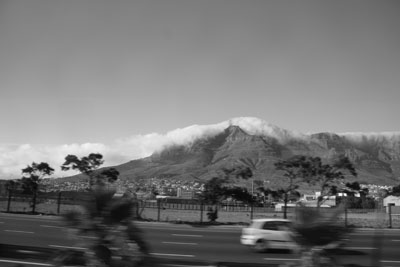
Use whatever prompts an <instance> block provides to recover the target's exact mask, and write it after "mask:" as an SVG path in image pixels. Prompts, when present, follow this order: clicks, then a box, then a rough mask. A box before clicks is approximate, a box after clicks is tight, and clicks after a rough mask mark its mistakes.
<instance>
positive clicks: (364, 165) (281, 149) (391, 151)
mask: <svg viewBox="0 0 400 267" xmlns="http://www.w3.org/2000/svg"><path fill="white" fill-rule="evenodd" d="M293 155H309V156H319V157H321V158H322V159H324V160H326V161H329V160H330V159H332V158H333V157H335V156H337V155H346V156H347V157H349V158H350V159H351V161H352V162H353V164H354V165H355V167H356V169H357V172H358V174H359V175H358V177H357V181H359V182H361V183H375V184H382V185H383V184H389V185H393V184H398V183H399V182H400V134H392V135H385V134H382V135H379V134H375V135H367V134H335V133H318V134H312V135H291V134H290V132H288V131H286V130H282V129H279V128H274V129H273V132H271V134H269V133H265V131H264V132H262V131H260V132H257V131H255V132H254V131H253V133H249V132H248V131H246V130H245V129H243V128H241V127H239V126H237V125H230V126H229V127H227V128H226V129H225V130H223V131H222V132H220V133H218V134H215V135H212V136H210V135H209V136H207V137H204V138H198V139H197V140H195V141H194V142H192V143H190V144H187V145H172V146H169V147H166V148H165V149H163V150H162V151H160V152H157V153H154V154H153V155H152V156H150V157H148V158H144V159H139V160H134V161H131V162H128V163H125V164H122V165H119V166H117V169H119V170H120V172H121V177H122V178H125V179H135V178H145V177H174V178H177V179H193V177H195V178H197V179H203V180H207V179H209V178H211V177H213V176H216V175H218V173H219V171H220V170H221V169H222V168H224V167H231V166H234V165H248V166H250V167H251V168H252V169H253V172H254V176H255V177H254V178H255V179H259V180H268V181H270V182H271V183H279V178H280V174H279V173H277V172H276V171H275V168H274V163H275V162H276V161H278V160H279V159H284V158H288V157H290V156H293Z"/></svg>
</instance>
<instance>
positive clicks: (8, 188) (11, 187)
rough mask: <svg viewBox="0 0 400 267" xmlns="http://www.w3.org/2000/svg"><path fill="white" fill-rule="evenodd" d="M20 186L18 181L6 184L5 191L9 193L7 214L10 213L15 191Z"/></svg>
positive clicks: (10, 181) (9, 181)
mask: <svg viewBox="0 0 400 267" xmlns="http://www.w3.org/2000/svg"><path fill="white" fill-rule="evenodd" d="M19 186H20V183H19V181H18V180H8V181H7V182H6V183H5V189H6V191H7V193H8V201H7V212H10V204H11V197H12V194H13V193H14V191H15V190H16V189H17V188H18V187H19Z"/></svg>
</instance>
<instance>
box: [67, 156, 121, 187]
mask: <svg viewBox="0 0 400 267" xmlns="http://www.w3.org/2000/svg"><path fill="white" fill-rule="evenodd" d="M103 163H104V160H103V155H101V154H99V153H91V154H89V155H88V156H85V157H82V158H78V157H77V156H75V155H68V156H66V157H65V162H64V163H63V164H62V165H61V170H63V171H68V170H77V171H79V172H80V173H82V174H84V175H86V176H87V177H88V178H89V182H88V189H89V190H91V189H92V187H93V185H95V184H98V185H99V184H101V185H102V184H105V183H106V182H110V183H112V182H114V181H116V180H117V179H118V175H119V172H118V171H117V170H116V169H115V168H108V169H105V170H103V171H102V172H101V173H97V172H96V170H97V169H99V168H100V166H101V165H102V164H103Z"/></svg>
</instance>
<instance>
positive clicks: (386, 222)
mask: <svg viewBox="0 0 400 267" xmlns="http://www.w3.org/2000/svg"><path fill="white" fill-rule="evenodd" d="M31 201H32V196H29V195H11V196H2V197H1V196H0V212H14V213H30V212H31V211H32V206H31V205H32V203H31ZM84 201H85V198H84V197H80V198H71V197H65V196H64V195H63V193H58V194H54V195H51V196H49V195H47V196H41V195H38V197H37V200H36V209H35V211H36V213H40V214H49V215H62V214H65V213H67V212H68V211H71V210H82V206H81V204H83V202H84ZM135 203H136V205H135V214H136V216H137V217H140V218H141V219H144V220H152V221H162V222H191V223H203V222H206V221H208V216H207V213H208V212H209V211H210V210H212V211H214V210H217V216H218V218H217V222H221V223H233V224H248V223H250V222H251V220H252V219H256V218H283V216H284V215H283V212H282V211H277V210H275V209H274V208H269V207H253V206H250V205H243V204H219V205H205V204H202V203H199V202H193V201H192V202H191V203H169V202H167V201H155V200H154V201H136V202H135ZM322 210H325V209H323V208H322ZM327 210H329V209H327ZM287 217H288V218H289V219H293V220H295V219H296V213H295V212H294V209H288V213H287ZM340 220H341V222H342V223H343V224H344V225H346V226H355V227H364V228H365V227H371V228H376V227H378V228H400V208H399V207H388V208H387V209H372V210H366V209H345V210H343V213H342V214H341V215H340Z"/></svg>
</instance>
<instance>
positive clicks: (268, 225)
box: [240, 218, 344, 253]
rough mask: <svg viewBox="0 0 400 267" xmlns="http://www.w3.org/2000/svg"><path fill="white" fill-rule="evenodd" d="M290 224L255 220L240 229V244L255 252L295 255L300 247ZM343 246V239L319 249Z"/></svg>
mask: <svg viewBox="0 0 400 267" xmlns="http://www.w3.org/2000/svg"><path fill="white" fill-rule="evenodd" d="M292 229H293V228H292V222H291V221H290V220H286V219H278V218H275V219H255V220H253V221H252V223H251V225H250V226H249V227H246V228H243V229H242V235H241V236H240V242H241V243H242V244H243V245H246V246H250V247H252V248H253V249H254V250H255V251H257V252H264V251H266V250H268V249H287V250H291V251H292V252H294V253H296V252H299V251H300V249H301V248H300V246H299V245H298V244H297V243H296V241H295V239H294V237H295V233H294V231H293V230H292ZM343 245H344V239H343V240H339V241H335V242H332V243H330V244H327V245H324V246H321V247H319V248H320V249H335V248H340V247H341V246H343Z"/></svg>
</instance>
